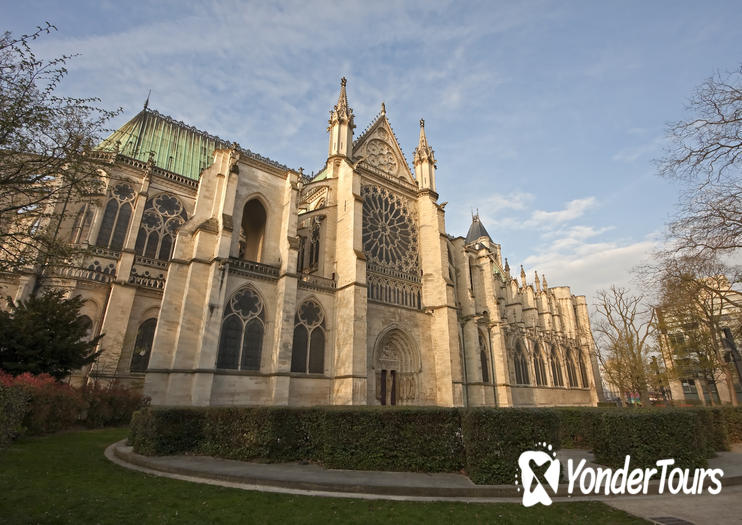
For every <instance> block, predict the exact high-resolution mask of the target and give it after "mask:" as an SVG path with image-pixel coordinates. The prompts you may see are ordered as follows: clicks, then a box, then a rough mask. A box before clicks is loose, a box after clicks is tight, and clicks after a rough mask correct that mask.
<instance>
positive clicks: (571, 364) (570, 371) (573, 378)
mask: <svg viewBox="0 0 742 525" xmlns="http://www.w3.org/2000/svg"><path fill="white" fill-rule="evenodd" d="M564 360H565V361H566V363H567V378H568V380H569V386H570V387H577V386H579V385H578V384H577V371H576V370H575V361H574V359H573V358H572V349H571V348H568V349H567V353H566V355H565V359H564Z"/></svg>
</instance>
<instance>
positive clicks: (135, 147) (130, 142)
mask: <svg viewBox="0 0 742 525" xmlns="http://www.w3.org/2000/svg"><path fill="white" fill-rule="evenodd" d="M117 142H118V143H119V144H118V152H119V153H120V154H122V155H126V156H127V157H132V158H134V159H137V160H140V161H142V162H147V161H148V160H149V153H150V151H151V152H154V155H155V156H154V161H155V165H156V166H157V167H158V168H162V169H166V170H168V171H172V172H173V173H177V174H178V175H182V176H183V177H187V178H189V179H194V180H198V179H199V177H200V175H201V171H203V170H204V169H205V168H207V167H209V166H210V165H211V163H212V162H213V161H214V150H215V149H222V148H229V147H231V145H232V141H228V140H224V139H221V138H219V137H217V136H215V135H211V134H209V133H207V132H205V131H201V130H199V129H197V128H195V127H193V126H189V125H188V124H186V123H184V122H181V121H178V120H175V119H174V118H172V117H169V116H167V115H163V114H162V113H159V112H157V111H155V110H153V109H149V108H148V107H147V105H145V107H144V109H143V110H142V111H140V112H139V113H138V114H137V115H136V116H135V117H134V118H132V119H131V120H130V121H129V122H127V123H126V124H124V125H123V126H121V127H120V128H119V129H117V130H116V131H114V132H113V133H112V134H111V136H110V137H108V138H107V139H105V140H104V141H103V142H101V143H100V145H99V146H98V148H99V149H101V150H104V151H115V150H116V143H117ZM240 153H241V154H243V155H246V156H248V157H251V158H254V159H257V160H260V161H262V162H265V163H267V164H271V165H273V166H275V167H277V168H281V169H286V170H287V169H288V168H287V167H286V166H284V165H283V164H280V163H278V162H276V161H274V160H271V159H269V158H267V157H263V156H262V155H258V154H257V153H253V152H252V151H250V150H246V149H242V148H240Z"/></svg>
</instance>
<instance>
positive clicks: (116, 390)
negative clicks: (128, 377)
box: [81, 383, 149, 428]
mask: <svg viewBox="0 0 742 525" xmlns="http://www.w3.org/2000/svg"><path fill="white" fill-rule="evenodd" d="M81 391H82V395H83V398H84V399H85V401H86V402H87V404H88V409H87V413H86V416H85V424H86V425H87V426H88V427H90V428H98V427H103V426H106V425H123V424H128V423H129V422H130V421H131V416H132V414H134V412H135V411H137V410H139V409H140V408H142V407H144V406H146V405H147V404H148V403H149V400H148V399H145V398H144V397H143V396H142V394H141V393H139V392H135V391H133V390H129V389H128V388H124V387H123V386H121V385H119V384H117V383H113V384H111V385H109V386H107V387H102V386H100V385H98V384H95V385H92V386H85V387H83V388H82V389H81Z"/></svg>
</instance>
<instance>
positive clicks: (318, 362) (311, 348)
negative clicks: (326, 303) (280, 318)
mask: <svg viewBox="0 0 742 525" xmlns="http://www.w3.org/2000/svg"><path fill="white" fill-rule="evenodd" d="M291 371H292V372H298V373H303V374H306V373H310V374H324V373H325V313H324V311H323V310H322V307H321V306H320V305H319V303H318V302H317V301H315V300H314V299H308V300H306V301H304V302H303V303H302V304H301V306H299V308H298V310H297V311H296V315H295V316H294V341H293V344H292V348H291Z"/></svg>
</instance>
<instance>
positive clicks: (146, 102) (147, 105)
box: [144, 89, 152, 109]
mask: <svg viewBox="0 0 742 525" xmlns="http://www.w3.org/2000/svg"><path fill="white" fill-rule="evenodd" d="M151 94H152V90H151V89H150V90H149V93H147V100H145V101H144V109H147V108H148V107H149V96H150V95H151Z"/></svg>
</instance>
